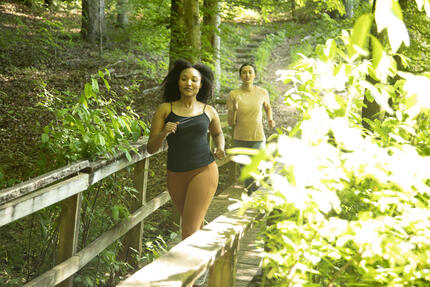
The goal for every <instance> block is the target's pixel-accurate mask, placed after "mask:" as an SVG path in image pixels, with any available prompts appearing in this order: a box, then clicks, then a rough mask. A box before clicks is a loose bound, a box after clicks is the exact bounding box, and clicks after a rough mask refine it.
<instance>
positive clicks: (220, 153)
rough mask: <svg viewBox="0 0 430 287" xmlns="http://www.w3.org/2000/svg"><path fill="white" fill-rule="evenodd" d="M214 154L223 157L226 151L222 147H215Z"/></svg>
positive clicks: (218, 157) (219, 157)
mask: <svg viewBox="0 0 430 287" xmlns="http://www.w3.org/2000/svg"><path fill="white" fill-rule="evenodd" d="M214 154H215V156H216V158H217V159H223V158H225V151H224V150H223V149H221V148H215V149H214Z"/></svg>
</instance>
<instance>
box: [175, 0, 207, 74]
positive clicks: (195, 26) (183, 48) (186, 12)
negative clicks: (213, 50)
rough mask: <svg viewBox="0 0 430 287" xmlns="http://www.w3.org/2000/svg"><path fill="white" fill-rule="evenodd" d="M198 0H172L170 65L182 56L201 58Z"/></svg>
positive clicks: (192, 60) (194, 58) (188, 58)
mask: <svg viewBox="0 0 430 287" xmlns="http://www.w3.org/2000/svg"><path fill="white" fill-rule="evenodd" d="M199 12H200V11H199V1H198V0H172V5H171V11H170V24H171V28H170V34H171V36H170V55H169V61H170V66H171V65H172V64H173V62H174V61H175V60H176V59H178V58H182V59H185V60H188V61H190V62H192V63H195V62H198V61H199V60H200V22H199Z"/></svg>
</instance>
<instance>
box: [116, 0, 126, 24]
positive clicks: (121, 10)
mask: <svg viewBox="0 0 430 287" xmlns="http://www.w3.org/2000/svg"><path fill="white" fill-rule="evenodd" d="M117 6H118V14H117V24H118V26H119V27H121V28H125V27H127V25H128V0H118V1H117Z"/></svg>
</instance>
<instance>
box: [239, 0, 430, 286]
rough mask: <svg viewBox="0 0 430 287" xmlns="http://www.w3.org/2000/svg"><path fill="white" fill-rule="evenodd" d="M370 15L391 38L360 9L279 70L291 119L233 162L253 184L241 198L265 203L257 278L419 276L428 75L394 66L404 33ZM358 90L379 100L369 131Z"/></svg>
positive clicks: (424, 239) (417, 279)
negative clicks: (289, 125)
mask: <svg viewBox="0 0 430 287" xmlns="http://www.w3.org/2000/svg"><path fill="white" fill-rule="evenodd" d="M393 5H394V4H393ZM385 8H387V9H386V10H383V15H386V16H387V17H391V18H392V19H394V18H393V17H396V19H397V20H401V18H399V13H398V12H396V11H397V10H396V9H394V8H395V7H394V8H393V9H391V10H390V9H388V8H389V7H385ZM385 8H384V7H379V8H378V9H385ZM381 11H382V10H381ZM381 11H380V12H381ZM375 17H376V18H377V22H378V21H379V24H378V25H379V26H380V27H384V28H386V29H387V32H388V33H387V34H388V37H389V39H390V43H391V45H390V46H391V49H389V50H386V48H385V47H384V46H383V45H382V44H381V43H380V42H379V40H378V39H376V38H371V37H370V35H369V30H370V29H369V26H370V23H369V20H370V19H371V18H370V17H369V16H368V15H365V16H363V17H362V18H359V19H358V21H357V22H356V23H355V25H354V29H353V30H352V31H342V34H341V36H340V37H339V38H338V39H335V40H327V41H326V43H325V44H324V45H320V46H318V47H317V49H316V50H315V55H317V56H316V57H314V58H310V57H305V56H302V61H301V62H300V63H299V64H298V65H296V66H295V67H294V69H293V70H287V71H281V72H280V75H281V77H282V78H283V79H284V81H285V83H288V84H289V85H290V87H291V89H290V90H289V91H288V92H287V93H286V101H287V103H288V104H290V105H292V106H294V107H296V108H297V109H298V110H300V111H301V113H302V120H301V121H300V122H299V123H298V125H297V126H296V127H295V128H294V129H293V130H292V131H291V132H290V133H289V136H285V135H279V136H278V141H277V143H274V142H273V143H269V144H268V145H267V148H266V150H264V151H260V152H259V153H258V154H257V155H255V156H254V157H253V158H252V161H251V163H250V164H249V165H248V167H247V168H246V169H244V170H245V173H247V174H250V175H252V176H254V178H255V179H256V180H257V181H258V182H259V183H260V184H261V185H262V186H263V190H264V191H261V192H260V197H257V198H255V199H254V200H249V199H247V198H246V197H245V199H246V200H247V201H248V200H249V201H248V203H249V204H250V205H252V206H255V207H258V208H259V209H261V210H264V211H265V212H266V214H268V219H267V223H268V227H267V229H266V230H264V231H263V233H262V237H263V239H264V244H265V245H264V249H265V251H266V256H265V259H264V263H263V265H264V270H265V274H264V275H265V276H264V278H263V282H262V285H263V286H334V285H338V286H355V285H357V286H427V285H429V282H430V270H429V269H428V264H427V262H428V258H430V253H429V252H428V250H430V248H429V247H430V246H429V242H430V234H429V233H428V230H429V229H430V214H429V212H428V210H429V204H428V202H429V199H430V171H429V169H428V166H430V157H428V148H425V147H428V146H430V139H429V137H428V123H429V109H430V105H429V102H428V100H427V98H428V96H427V97H426V96H425V95H426V93H427V91H428V88H429V87H430V77H428V75H426V74H422V75H417V74H412V73H407V72H400V71H398V69H397V66H396V62H395V60H394V58H393V56H392V55H393V53H394V52H395V51H397V49H398V47H399V45H400V43H402V42H403V43H407V38H405V37H404V35H403V34H402V33H399V35H395V36H393V35H392V33H393V32H392V30H391V29H392V27H389V26H384V25H385V24H384V23H385V22H384V20H378V17H381V15H380V14H377V15H376V16H375ZM397 20H396V21H397ZM395 23H397V24H396V25H397V27H401V23H398V22H395ZM382 29H383V28H380V30H381V31H382ZM390 31H391V32H390ZM391 37H394V38H391ZM369 39H371V45H372V48H373V54H372V55H371V56H372V59H371V60H367V59H366V58H364V57H363V56H366V55H369V51H368V48H369V47H368V46H367V44H366V43H367V42H368V41H369ZM370 78H373V79H374V80H375V81H370V80H369V79H370ZM363 97H367V98H368V99H369V100H370V101H376V102H377V103H378V104H379V105H380V106H381V107H382V108H383V111H384V113H383V114H382V115H381V117H380V118H379V119H375V120H373V121H371V120H368V119H366V120H367V121H368V123H369V124H370V125H371V126H372V128H373V132H369V131H365V130H363V128H362V127H361V123H362V118H361V108H362V106H363V103H362V101H363ZM425 125H427V127H425Z"/></svg>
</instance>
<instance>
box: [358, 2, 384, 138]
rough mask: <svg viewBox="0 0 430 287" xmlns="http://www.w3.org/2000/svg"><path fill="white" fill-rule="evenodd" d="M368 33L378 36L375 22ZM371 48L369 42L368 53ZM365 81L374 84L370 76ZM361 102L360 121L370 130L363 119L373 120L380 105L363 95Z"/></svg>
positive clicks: (377, 113)
mask: <svg viewBox="0 0 430 287" xmlns="http://www.w3.org/2000/svg"><path fill="white" fill-rule="evenodd" d="M376 1H377V0H374V1H373V6H372V13H373V14H375V9H376ZM370 33H371V34H372V35H373V36H375V37H377V38H379V37H378V32H377V31H376V25H375V23H373V24H372V28H371V30H370ZM380 40H381V39H380ZM369 41H370V39H369ZM371 49H372V45H371V44H369V50H370V51H369V55H372V50H371ZM367 81H369V82H370V83H371V84H376V81H375V80H374V79H373V78H371V77H370V76H368V77H367ZM363 103H364V105H363V107H362V108H361V118H362V122H361V123H362V125H363V127H364V128H365V129H367V130H369V131H371V130H372V129H371V127H370V125H369V124H368V123H366V122H365V121H364V119H369V120H372V121H373V120H375V119H376V118H377V117H378V116H379V115H380V114H379V113H380V111H381V107H380V106H379V105H378V103H377V102H376V101H375V100H373V101H369V100H368V99H367V97H366V96H365V97H364V100H363Z"/></svg>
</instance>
